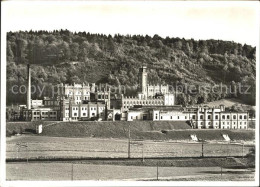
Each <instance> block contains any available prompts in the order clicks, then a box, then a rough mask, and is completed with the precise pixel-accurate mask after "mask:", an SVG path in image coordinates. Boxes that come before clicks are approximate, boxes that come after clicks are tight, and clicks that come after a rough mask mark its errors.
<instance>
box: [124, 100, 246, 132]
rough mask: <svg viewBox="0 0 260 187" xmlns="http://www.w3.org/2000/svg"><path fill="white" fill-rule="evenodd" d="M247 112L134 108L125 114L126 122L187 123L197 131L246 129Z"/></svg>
mask: <svg viewBox="0 0 260 187" xmlns="http://www.w3.org/2000/svg"><path fill="white" fill-rule="evenodd" d="M248 118H249V115H248V113H247V112H235V111H228V110H226V109H225V107H224V106H220V107H214V108H209V107H181V106H176V105H175V106H134V107H133V108H131V109H129V111H127V112H126V121H135V120H152V121H187V122H188V123H189V124H190V125H191V126H192V128H198V129H203V128H205V129H247V128H248Z"/></svg>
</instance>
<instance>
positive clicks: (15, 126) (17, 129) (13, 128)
mask: <svg viewBox="0 0 260 187" xmlns="http://www.w3.org/2000/svg"><path fill="white" fill-rule="evenodd" d="M51 123H54V122H53V121H41V122H39V121H38V122H31V121H30V122H28V121H22V122H6V136H12V135H15V134H18V133H20V134H22V133H35V125H36V124H43V126H45V125H48V124H51Z"/></svg>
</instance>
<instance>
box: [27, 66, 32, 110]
mask: <svg viewBox="0 0 260 187" xmlns="http://www.w3.org/2000/svg"><path fill="white" fill-rule="evenodd" d="M27 109H28V110H30V109H31V70H30V64H28V65H27Z"/></svg>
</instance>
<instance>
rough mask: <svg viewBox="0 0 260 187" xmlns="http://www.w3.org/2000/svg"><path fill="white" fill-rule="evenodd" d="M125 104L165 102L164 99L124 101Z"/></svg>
mask: <svg viewBox="0 0 260 187" xmlns="http://www.w3.org/2000/svg"><path fill="white" fill-rule="evenodd" d="M124 104H147V105H148V104H163V101H124Z"/></svg>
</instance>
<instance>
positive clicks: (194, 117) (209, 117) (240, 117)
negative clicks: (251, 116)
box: [192, 115, 247, 120]
mask: <svg viewBox="0 0 260 187" xmlns="http://www.w3.org/2000/svg"><path fill="white" fill-rule="evenodd" d="M203 118H204V115H200V119H203ZM192 119H196V116H195V115H193V116H192ZM208 119H211V115H208ZM215 119H217V120H218V119H219V116H218V115H216V116H215ZM222 119H230V115H222ZM233 119H234V120H236V119H237V116H236V115H233ZM239 119H243V116H242V115H239ZM244 119H247V115H244Z"/></svg>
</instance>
